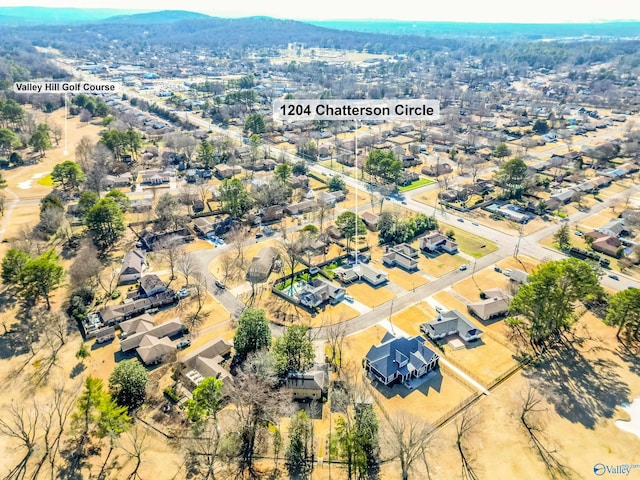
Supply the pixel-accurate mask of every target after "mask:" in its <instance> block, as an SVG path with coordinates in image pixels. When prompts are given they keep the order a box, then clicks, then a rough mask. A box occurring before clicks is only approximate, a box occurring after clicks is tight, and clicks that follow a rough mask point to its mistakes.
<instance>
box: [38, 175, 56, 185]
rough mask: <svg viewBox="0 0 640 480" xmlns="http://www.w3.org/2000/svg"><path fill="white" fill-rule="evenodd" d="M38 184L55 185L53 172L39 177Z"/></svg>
mask: <svg viewBox="0 0 640 480" xmlns="http://www.w3.org/2000/svg"><path fill="white" fill-rule="evenodd" d="M38 185H42V186H43V187H53V179H52V178H51V174H50V173H49V174H47V175H45V176H44V177H42V178H41V179H39V180H38Z"/></svg>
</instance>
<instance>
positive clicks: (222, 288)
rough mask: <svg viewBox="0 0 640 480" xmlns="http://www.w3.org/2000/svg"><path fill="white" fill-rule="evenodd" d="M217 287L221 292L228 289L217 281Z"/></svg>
mask: <svg viewBox="0 0 640 480" xmlns="http://www.w3.org/2000/svg"><path fill="white" fill-rule="evenodd" d="M216 287H218V288H219V289H220V290H224V289H225V288H227V286H226V285H225V284H224V283H222V282H221V281H220V280H216Z"/></svg>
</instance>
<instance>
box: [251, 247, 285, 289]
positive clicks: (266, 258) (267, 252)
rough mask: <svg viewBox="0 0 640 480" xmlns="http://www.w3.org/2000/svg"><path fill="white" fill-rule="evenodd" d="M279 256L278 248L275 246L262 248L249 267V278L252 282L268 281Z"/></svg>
mask: <svg viewBox="0 0 640 480" xmlns="http://www.w3.org/2000/svg"><path fill="white" fill-rule="evenodd" d="M277 258H278V250H277V249H276V248H275V247H263V248H261V249H260V251H259V252H258V254H257V255H256V256H255V257H253V259H252V260H251V264H250V265H249V268H248V269H247V280H248V281H249V282H252V283H262V282H266V281H267V279H268V278H269V274H270V273H271V269H272V268H273V264H274V262H275V261H276V259H277Z"/></svg>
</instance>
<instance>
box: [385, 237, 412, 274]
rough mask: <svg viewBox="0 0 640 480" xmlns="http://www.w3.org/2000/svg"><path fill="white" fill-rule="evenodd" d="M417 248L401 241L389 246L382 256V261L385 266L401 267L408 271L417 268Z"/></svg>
mask: <svg viewBox="0 0 640 480" xmlns="http://www.w3.org/2000/svg"><path fill="white" fill-rule="evenodd" d="M418 253H419V250H418V249H417V248H413V247H412V246H411V245H409V244H407V243H401V244H400V245H395V246H393V247H390V248H389V249H388V250H387V252H386V253H385V254H384V255H383V256H382V263H383V264H384V265H385V266H387V267H396V266H397V267H402V268H404V269H405V270H408V271H409V272H413V271H415V270H418Z"/></svg>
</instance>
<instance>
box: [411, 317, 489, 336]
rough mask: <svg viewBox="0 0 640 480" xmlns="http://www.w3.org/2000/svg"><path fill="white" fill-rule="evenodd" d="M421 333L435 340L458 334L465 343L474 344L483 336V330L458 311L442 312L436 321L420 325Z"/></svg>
mask: <svg viewBox="0 0 640 480" xmlns="http://www.w3.org/2000/svg"><path fill="white" fill-rule="evenodd" d="M420 331H421V332H422V333H424V334H425V335H427V336H428V337H429V338H432V339H434V340H438V339H440V338H444V337H447V336H449V335H456V334H457V335H458V336H459V337H460V338H461V339H462V340H464V341H465V342H473V341H476V340H478V339H479V338H480V336H481V335H482V330H480V329H479V328H478V327H477V326H476V325H475V324H474V323H473V322H472V321H471V320H469V319H468V318H467V317H465V316H464V315H463V314H462V313H460V312H459V311H458V310H449V311H448V312H442V313H441V314H439V315H438V317H437V318H436V319H435V320H433V321H431V322H425V323H423V324H422V325H420Z"/></svg>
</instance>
